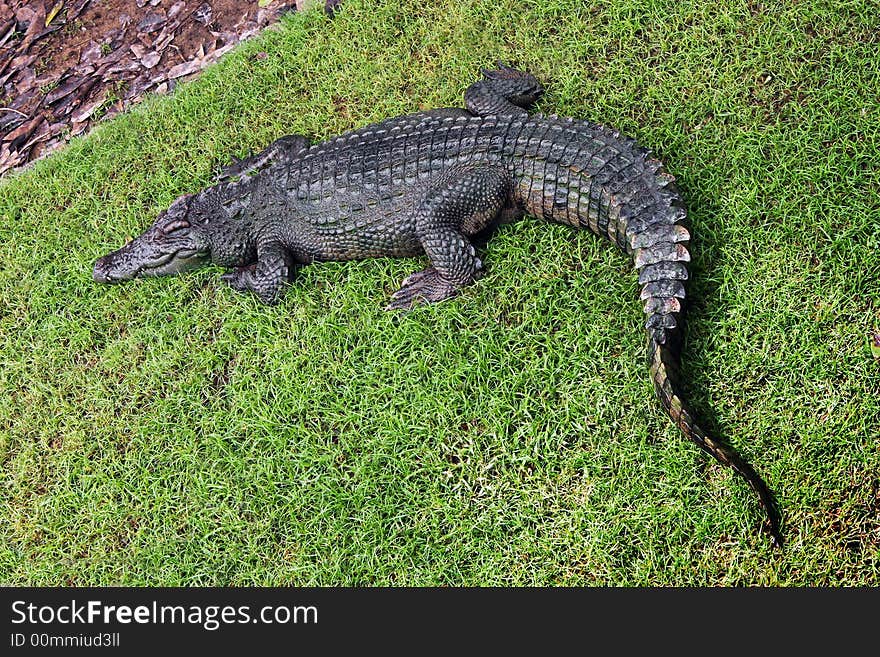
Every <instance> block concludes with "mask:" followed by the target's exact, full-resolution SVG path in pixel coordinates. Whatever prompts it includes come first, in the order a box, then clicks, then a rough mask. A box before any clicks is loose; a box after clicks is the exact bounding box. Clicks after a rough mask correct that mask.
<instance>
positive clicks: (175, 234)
mask: <svg viewBox="0 0 880 657" xmlns="http://www.w3.org/2000/svg"><path fill="white" fill-rule="evenodd" d="M193 198H194V197H193V196H191V195H185V196H181V197H180V198H178V199H177V200H176V201H174V203H173V204H172V205H171V207H169V208H168V209H167V210H165V211H164V212H162V213H161V214H160V215H159V217H158V218H157V219H156V222H155V223H154V224H153V225H152V226H151V227H150V228H149V229H148V230H147V231H146V232H145V233H144V234H143V235H141V236H140V237H136V238H135V239H133V240H132V241H130V242H129V243H128V244H126V245H125V246H123V247H122V248H121V249H119V250H118V251H113V252H112V253H108V254H107V255H105V256H104V257H102V258H98V260H97V261H96V262H95V269H94V271H93V273H92V276H93V278H94V279H95V280H96V281H97V282H99V283H117V282H119V281H127V280H131V279H132V278H138V277H140V276H168V275H171V274H178V273H180V272H182V271H186V270H188V269H194V268H196V267H199V266H201V265H204V264H207V263H208V262H209V261H210V258H211V244H210V240H209V237H208V235H207V234H206V232H205V228H204V226H203V224H202V223H201V222H199V221H196V220H195V217H194V216H193V215H194V214H196V212H195V210H194V208H193V205H194V203H193Z"/></svg>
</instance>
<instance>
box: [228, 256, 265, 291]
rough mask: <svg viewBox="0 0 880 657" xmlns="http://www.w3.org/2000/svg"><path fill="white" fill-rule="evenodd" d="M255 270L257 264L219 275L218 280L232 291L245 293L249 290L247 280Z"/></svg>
mask: <svg viewBox="0 0 880 657" xmlns="http://www.w3.org/2000/svg"><path fill="white" fill-rule="evenodd" d="M256 268H257V263H253V264H251V265H248V266H247V267H236V268H235V271H231V272H228V273H226V274H221V275H220V280H222V281H224V282H225V283H226V284H227V285H228V286H229V287H231V288H232V289H233V290H237V291H239V292H247V291H248V290H250V289H251V288H250V285H249V280H250V277H251V276H252V275H253V273H254V270H256Z"/></svg>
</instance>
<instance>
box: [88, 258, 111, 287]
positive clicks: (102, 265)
mask: <svg viewBox="0 0 880 657" xmlns="http://www.w3.org/2000/svg"><path fill="white" fill-rule="evenodd" d="M92 278H93V279H94V280H95V282H96V283H109V282H110V281H111V278H110V275H109V274H108V272H107V256H103V257H101V258H98V259H97V260H95V268H94V269H93V270H92Z"/></svg>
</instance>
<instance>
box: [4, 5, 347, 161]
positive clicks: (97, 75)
mask: <svg viewBox="0 0 880 657" xmlns="http://www.w3.org/2000/svg"><path fill="white" fill-rule="evenodd" d="M308 4H310V3H308V2H307V0H297V1H296V2H294V1H293V0H291V1H290V2H285V1H284V0H249V1H238V0H32V1H29V2H24V1H22V0H11V2H4V1H3V0H0V176H2V175H3V174H4V173H5V172H6V171H8V170H10V169H12V168H14V167H18V166H21V165H23V164H26V163H28V162H30V161H33V160H36V159H39V158H40V157H43V156H44V155H46V154H48V153H49V152H51V151H52V150H54V149H55V148H57V147H59V146H60V145H62V144H64V143H66V142H67V141H69V140H70V139H71V138H72V137H74V136H76V135H79V134H82V133H83V132H85V131H87V130H88V129H89V128H90V127H91V126H92V125H93V124H94V123H95V122H96V121H98V120H100V119H102V118H106V117H109V116H112V115H114V114H117V113H119V112H121V111H123V110H125V109H126V108H128V107H130V106H131V105H132V104H134V103H137V102H138V101H140V100H141V99H142V98H143V97H144V95H145V94H146V93H147V92H154V93H167V92H168V91H170V90H171V89H173V88H174V86H175V85H176V84H177V82H178V81H180V80H183V79H186V78H188V77H191V76H193V75H195V74H196V73H198V72H199V71H201V70H202V69H203V68H204V67H205V66H207V65H208V64H210V63H212V62H214V61H216V60H217V59H218V58H219V57H220V56H221V55H223V54H224V53H226V52H227V51H229V50H231V49H232V48H233V47H234V46H235V45H236V44H237V43H239V42H240V41H243V40H244V39H247V38H248V37H250V36H253V35H254V34H256V33H257V32H258V31H260V30H261V29H262V28H264V27H266V26H267V25H269V24H271V23H274V22H276V21H277V20H278V18H279V17H280V16H281V14H283V13H285V12H287V11H291V10H294V9H296V8H297V7H300V8H303V7H304V6H307V5H308ZM338 4H339V1H338V0H336V1H334V0H327V2H326V4H325V7H326V9H327V11H329V12H332V11H333V10H334V9H335V8H336V6H337V5H338Z"/></svg>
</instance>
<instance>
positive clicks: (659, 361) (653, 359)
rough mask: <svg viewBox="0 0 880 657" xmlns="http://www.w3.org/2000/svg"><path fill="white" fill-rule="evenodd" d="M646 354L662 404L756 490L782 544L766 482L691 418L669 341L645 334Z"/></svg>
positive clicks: (684, 430)
mask: <svg viewBox="0 0 880 657" xmlns="http://www.w3.org/2000/svg"><path fill="white" fill-rule="evenodd" d="M648 354H649V360H650V368H651V378H652V379H653V381H654V389H655V390H656V392H657V396H658V397H659V398H660V402H661V403H662V404H663V408H665V409H666V412H667V413H669V416H670V417H671V418H672V420H673V422H675V424H676V426H678V428H679V429H681V431H682V433H683V434H684V435H685V436H687V437H688V438H689V439H690V440H691V441H692V442H694V443H695V444H697V445H698V446H699V447H701V448H702V449H703V450H705V451H706V452H708V453H709V454H711V455H712V456H714V457H715V458H716V459H717V460H718V461H719V462H721V463H723V464H724V465H727V466H730V467H731V468H733V470H734V471H735V472H736V473H737V474H739V475H740V476H741V477H742V478H743V479H745V480H746V481H747V482H748V484H749V486H751V487H752V490H754V491H755V493H757V495H758V498H759V500H760V502H761V507H762V508H763V509H764V513H765V514H766V516H767V521H768V523H769V531H770V535H771V537H772V540H773V541H774V543H775V544H776V545H778V546H780V547H781V546H782V536H781V534H780V531H779V513H778V510H777V508H776V505H775V503H774V501H773V496H772V494H771V493H770V490H769V489H768V488H767V484H765V483H764V480H763V479H762V478H761V476H760V475H759V474H758V473H757V472H755V469H754V468H753V467H752V466H751V465H749V464H748V463H747V462H746V461H745V460H744V459H743V458H742V457H740V456H739V455H738V454H737V453H736V452H735V451H733V450H732V449H731V448H730V447H728V446H727V445H725V444H724V443H722V442H719V441H718V440H715V439H713V438H711V437H710V436H708V435H707V434H706V432H705V431H704V430H703V429H702V428H701V427H700V426H699V425H698V424H697V423H696V422H695V421H694V415H693V413H692V412H691V410H690V408H688V406H687V404H686V403H685V401H684V399H683V395H682V393H681V386H680V384H679V382H678V377H679V374H678V371H679V358H678V356H677V354H676V350H675V349H674V348H672V347H671V346H670V345H668V344H661V343H658V342H657V341H656V340H655V339H654V337H653V336H652V337H650V338H648Z"/></svg>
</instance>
